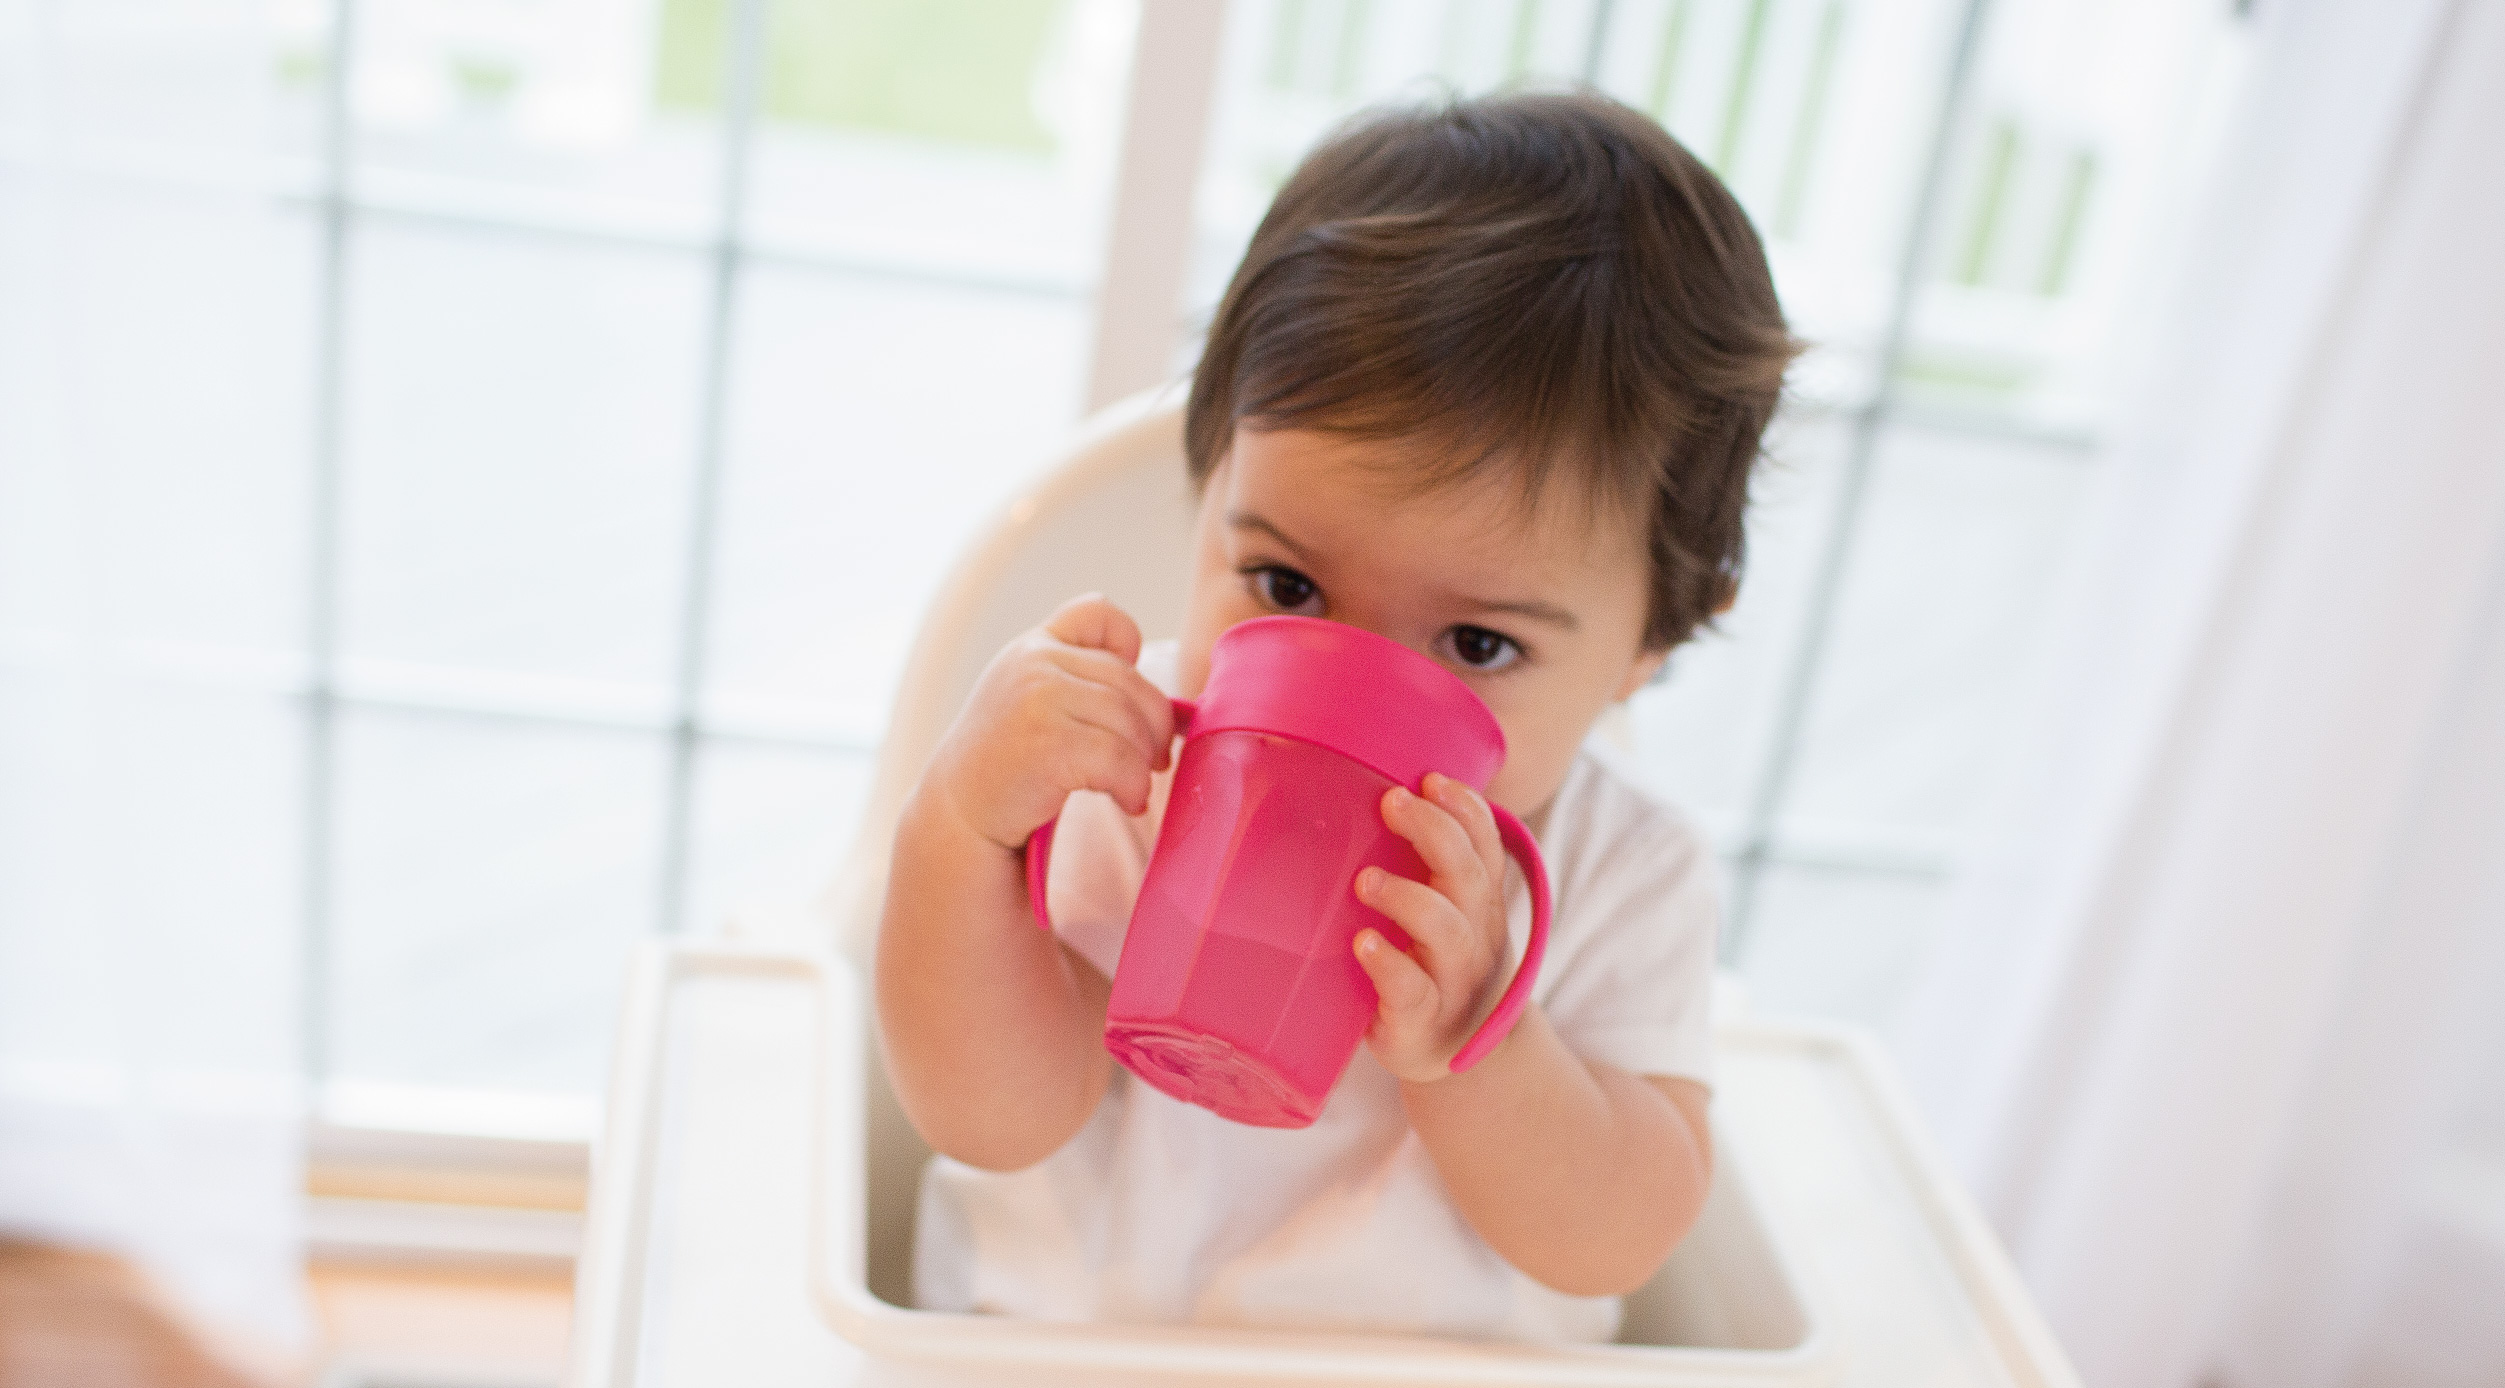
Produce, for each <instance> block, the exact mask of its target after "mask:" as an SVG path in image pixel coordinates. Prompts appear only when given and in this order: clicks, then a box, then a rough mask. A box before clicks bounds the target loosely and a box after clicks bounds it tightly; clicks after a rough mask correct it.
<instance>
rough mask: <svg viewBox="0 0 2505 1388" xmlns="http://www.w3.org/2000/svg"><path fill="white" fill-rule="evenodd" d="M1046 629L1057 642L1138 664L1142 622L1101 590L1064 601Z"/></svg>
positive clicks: (1047, 622)
mask: <svg viewBox="0 0 2505 1388" xmlns="http://www.w3.org/2000/svg"><path fill="white" fill-rule="evenodd" d="M1044 632H1045V634H1046V635H1048V636H1050V637H1052V638H1053V639H1054V640H1056V641H1061V642H1066V643H1067V644H1069V645H1073V646H1085V647H1087V648H1088V649H1089V650H1096V651H1105V652H1107V653H1109V654H1112V655H1115V656H1119V657H1120V658H1121V659H1122V660H1123V661H1124V662H1126V663H1128V664H1133V665H1136V664H1138V663H1139V623H1137V622H1134V621H1132V620H1131V614H1130V613H1128V612H1125V611H1123V610H1122V609H1121V608H1119V607H1116V606H1114V605H1113V604H1112V603H1110V602H1108V601H1106V600H1105V595H1104V594H1102V593H1089V594H1087V595H1086V596H1084V597H1078V598H1072V599H1071V600H1070V601H1068V602H1066V603H1063V604H1062V605H1061V610H1060V611H1058V612H1055V613H1053V614H1052V616H1051V617H1050V618H1048V619H1046V621H1045V622H1044Z"/></svg>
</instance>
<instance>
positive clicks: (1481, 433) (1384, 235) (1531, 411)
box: [1184, 92, 1799, 650]
mask: <svg viewBox="0 0 2505 1388" xmlns="http://www.w3.org/2000/svg"><path fill="white" fill-rule="evenodd" d="M1798 350H1799V347H1798V344H1797V343H1796V342H1795V341H1794V340H1793V338H1792V336H1791V334H1790V333H1789V332H1788V331H1787V330H1786V329H1785V327H1784V323H1783V311H1782V308H1781V306H1780V305H1778V304H1777V303H1776V302H1775V296H1774V281H1773V277H1772V276H1771V275H1770V274H1769V273H1768V271H1767V269H1766V257H1765V251H1764V249H1763V247H1761V246H1760V245H1759V244H1758V240H1757V233H1756V231H1755V230H1754V229H1753V228H1751V227H1750V226H1749V223H1748V217H1747V215H1746V214H1745V213H1743V212H1742V211H1741V210H1740V206H1739V204H1738V202H1737V201H1735V200H1734V199H1733V198H1732V196H1731V194H1730V192H1729V190H1728V189H1725V188H1724V187H1723V186H1722V183H1721V181H1720V180H1719V179H1717V178H1715V177H1714V176H1713V173H1712V171H1711V170H1709V169H1707V168H1706V167H1705V166H1704V165H1703V164H1702V163H1700V162H1698V160H1697V159H1696V157H1695V156H1694V155H1692V154H1689V153H1688V152H1687V150H1686V149H1684V148H1682V147H1681V146H1680V145H1679V143H1678V142H1677V141H1676V140H1673V139H1672V138H1670V135H1669V133H1668V132H1667V131H1664V130H1663V129H1662V128H1661V127H1660V126H1658V125H1656V124H1654V123H1653V122H1652V121H1651V120H1650V119H1648V118H1646V117H1645V116H1643V115H1641V114H1640V113H1638V112H1636V111H1634V110H1632V109H1630V108H1629V107H1626V106H1623V105H1621V104H1619V103H1618V102H1615V101H1612V100H1610V99H1609V98H1607V97H1604V96H1600V95H1597V94H1594V93H1589V92H1564V93H1535V94H1515V95H1504V96H1494V97H1484V98H1480V99H1477V100H1470V101H1454V102H1450V103H1447V104H1443V105H1439V106H1430V107H1413V108H1393V109H1384V110H1377V111H1372V112H1367V113H1364V114H1361V115H1359V116H1358V117H1357V118H1356V119H1354V120H1352V121H1351V122H1350V123H1349V124H1347V125H1346V126H1343V127H1342V128H1341V129H1340V130H1339V131H1337V132H1336V133H1335V134H1333V135H1332V136H1331V137H1330V138H1329V139H1327V140H1325V141H1324V142H1323V143H1322V144H1321V145H1320V146H1319V147H1318V148H1316V149H1315V150H1314V151H1313V152H1312V153H1311V154H1309V155H1307V156H1306V157H1305V161H1304V162H1303V163H1302V164H1301V165H1299V166H1298V167H1297V169H1296V172H1295V174H1294V176H1293V177H1291V178H1289V179H1288V181H1287V186H1286V187H1284V188H1282V189H1280V190H1279V195H1278V198H1277V200H1276V201H1274V202H1272V203H1271V205H1270V211H1269V214H1268V215H1267V216H1265V217H1264V218H1263V219H1262V222H1261V227H1260V229H1259V230H1258V231H1256V232H1255V233H1254V234H1253V239H1252V246H1251V248H1250V249H1248V250H1247V251H1246V252H1245V254H1244V263H1243V264H1242V265H1241V266H1240V267H1238V268H1237V270H1236V272H1235V279H1234V281H1233V282H1232V283H1230V284H1229V285H1228V286H1227V291H1226V297H1225V299H1223V300H1222V301H1221V302H1220V303H1219V305H1218V313H1217V317H1216V319H1215V320H1214V321H1213V322H1212V323H1211V325H1210V330H1209V342H1208V347H1207V349H1206V350H1205V351H1204V352H1203V354H1202V357H1201V362H1200V367H1199V370H1198V372H1197V373H1196V374H1195V376H1194V378H1193V380H1192V393H1191V404H1190V408H1189V411H1188V413H1187V415H1186V418H1185V423H1184V445H1185V451H1186V453H1187V455H1188V457H1189V460H1190V467H1191V475H1192V481H1193V484H1194V485H1195V486H1198V485H1202V484H1205V483H1206V482H1207V481H1208V478H1209V474H1210V472H1211V470H1212V469H1214V468H1215V467H1216V466H1217V464H1218V460H1219V459H1220V458H1221V457H1223V456H1224V455H1225V453H1226V450H1227V448H1228V447H1229V445H1230V443H1231V441H1232V439H1233V436H1234V430H1235V426H1236V424H1237V423H1238V422H1242V423H1245V424H1248V425H1251V426H1253V427H1256V428H1287V427H1297V428H1314V429H1325V430H1331V431H1334V432H1339V433H1344V434H1351V435H1357V436H1361V437H1367V438H1384V439H1412V440H1420V441H1423V442H1428V443H1431V444H1433V445H1434V446H1435V447H1434V449H1433V454H1434V456H1433V457H1431V458H1430V459H1428V460H1426V461H1425V462H1424V463H1423V465H1422V470H1421V472H1420V474H1419V475H1418V477H1417V478H1416V483H1417V485H1418V486H1419V487H1420V488H1421V489H1425V488H1431V487H1435V486H1441V485H1444V484H1445V483H1447V482H1450V481H1453V480H1455V479H1457V478H1459V477H1461V476H1464V475H1467V474H1470V473H1472V472H1474V471H1476V470H1477V469H1478V468H1480V467H1481V466H1482V465H1484V464H1487V463H1489V462H1491V461H1497V462H1500V463H1501V465H1503V466H1506V467H1509V468H1511V469H1513V470H1514V471H1515V472H1516V474H1517V476H1518V480H1519V481H1520V482H1521V484H1522V486H1523V488H1524V490H1525V495H1526V497H1527V498H1528V499H1530V500H1531V501H1532V502H1533V503H1534V504H1536V503H1537V501H1538V500H1539V498H1540V496H1541V494H1542V492H1543V489H1544V488H1545V486H1546V484H1547V482H1548V480H1549V479H1550V476H1551V474H1552V473H1554V472H1557V471H1560V470H1562V471H1564V472H1565V473H1566V474H1567V476H1568V477H1569V478H1570V479H1571V480H1573V481H1575V482H1576V483H1578V484H1580V485H1579V487H1578V490H1579V491H1580V492H1581V494H1582V496H1583V498H1584V499H1585V500H1586V501H1588V502H1589V503H1591V505H1592V506H1593V508H1594V513H1595V514H1599V513H1602V512H1607V513H1612V514H1618V515H1626V516H1633V517H1638V518H1641V520H1642V521H1643V523H1644V526H1645V530H1646V533H1647V535H1648V536H1649V548H1650V555H1651V567H1652V580H1651V583H1652V589H1651V601H1650V610H1649V615H1648V617H1647V619H1646V622H1645V631H1644V644H1645V647H1646V648H1647V649H1651V650H1663V649H1667V648H1669V647H1671V646H1675V645H1677V644H1678V643H1679V642H1681V641H1684V640H1686V639H1687V637H1688V636H1689V635H1690V634H1692V633H1693V632H1694V631H1695V629H1696V628H1697V627H1698V626H1699V625H1700V624H1702V623H1703V622H1705V621H1706V620H1707V619H1709V618H1710V617H1711V616H1712V615H1713V614H1714V612H1715V611H1717V610H1718V609H1720V608H1721V607H1722V606H1723V605H1724V604H1726V603H1727V602H1728V601H1729V599H1730V597H1731V595H1732V594H1733V593H1735V592H1736V591H1737V586H1738V583H1739V575H1740V560H1741V549H1742V543H1743V537H1742V529H1741V521H1742V515H1743V513H1744V511H1745V510H1746V508H1747V503H1748V478H1749V472H1750V469H1751V467H1752V465H1753V464H1754V463H1755V461H1756V458H1757V454H1758V446H1759V440H1760V438H1761V436H1762V435H1763V434H1764V433H1765V428H1766V422H1767V420H1768V419H1769V418H1771V417H1772V415H1773V413H1774V408H1775V404H1776V401H1777V400H1778V398H1779V397H1780V395H1781V392H1782V385H1783V372H1784V368H1785V367H1786V366H1787V365H1788V364H1789V363H1790V361H1791V359H1792V357H1793V355H1794V354H1795V353H1796V352H1797V351H1798Z"/></svg>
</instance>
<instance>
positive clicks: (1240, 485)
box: [1179, 426, 1662, 817]
mask: <svg viewBox="0 0 2505 1388" xmlns="http://www.w3.org/2000/svg"><path fill="white" fill-rule="evenodd" d="M1410 447H1411V446H1410V445H1407V444H1404V443H1400V442H1383V441H1367V440H1361V439H1349V438H1344V437H1341V436H1339V435H1335V434H1328V433H1321V432H1315V431H1308V430H1301V429H1277V430H1257V429H1251V428H1245V427H1240V426H1239V427H1238V428H1237V429H1236V431H1235V442H1234V445H1233V447H1232V448H1231V449H1230V450H1229V451H1228V454H1227V456H1226V458H1225V460H1224V461H1222V462H1220V463H1219V465H1218V466H1217V468H1216V469H1215V470H1214V471H1212V472H1211V474H1210V476H1209V485H1208V489H1207V491H1206V492H1205V493H1204V494H1203V495H1202V497H1201V504H1200V521H1199V526H1198V530H1197V540H1196V543H1197V547H1198V554H1197V558H1196V560H1195V564H1194V568H1193V575H1192V591H1191V606H1190V615H1189V616H1188V618H1187V619H1186V623H1185V627H1184V632H1183V644H1182V668H1181V670H1180V672H1179V673H1180V676H1181V684H1182V689H1183V692H1184V693H1185V694H1186V695H1187V696H1189V697H1198V695H1199V693H1200V690H1201V687H1202V686H1203V685H1204V684H1205V683H1206V682H1207V681H1208V678H1209V648H1210V646H1211V645H1212V644H1213V643H1214V642H1216V640H1217V639H1218V634H1219V633H1220V632H1223V631H1225V630H1226V629H1227V628H1228V627H1231V626H1233V625H1235V624H1236V623H1237V622H1241V621H1246V620H1248V619H1250V618H1254V617H1262V616H1268V615H1270V614H1272V613H1278V612H1292V613H1296V614H1299V615H1302V616H1309V617H1325V618H1328V619H1330V620H1332V621H1335V622H1346V623H1348V624H1349V625H1351V626H1359V627H1363V628H1365V629H1366V630H1368V631H1371V632H1374V633H1376V634H1377V635H1381V636H1387V637H1390V638H1391V639H1392V640H1394V641H1398V642H1399V643H1401V644H1402V645H1404V646H1407V647H1409V648H1410V649H1411V650H1414V651H1418V652H1421V653H1423V654H1425V655H1428V656H1432V657H1433V658H1434V659H1435V660H1436V661H1437V663H1439V664H1441V665H1443V666H1444V668H1446V669H1448V670H1450V671H1452V672H1453V673H1454V674H1456V675H1459V676H1460V677H1461V678H1462V679H1463V680H1464V681H1466V682H1467V683H1468V684H1469V686H1470V687H1471V689H1473V690H1474V691H1476V692H1477V694H1478V696H1479V697H1480V698H1481V699H1482V700H1485V701H1486V703H1487V706H1488V708H1489V709H1490V710H1491V711H1492V712H1494V713H1495V715H1496V721H1497V722H1498V723H1500V724H1502V725H1503V727H1504V729H1505V747H1506V757H1505V766H1504V769H1503V770H1502V771H1500V772H1498V773H1497V776H1496V780H1495V783H1494V784H1493V785H1492V786H1490V787H1489V798H1490V799H1492V800H1494V801H1495V802H1496V803H1498V804H1500V805H1503V806H1504V807H1505V808H1507V809H1509V810H1512V811H1513V812H1514V813H1516V814H1518V815H1523V816H1525V817H1528V816H1531V815H1534V814H1537V813H1538V812H1540V811H1541V810H1543V809H1545V808H1546V807H1547V805H1548V802H1549V799H1550V798H1551V797H1552V796H1554V795H1555V794H1556V793H1557V787H1558V786H1559V785H1560V784H1561V783H1563V782H1564V780H1565V776H1566V770H1567V768H1568V767H1569V766H1570V765H1572V764H1573V761H1574V754H1575V749H1576V748H1577V747H1579V746H1580V745H1581V744H1582V741H1583V735H1584V734H1585V733H1586V732H1588V731H1589V730H1590V728H1591V726H1592V720H1594V719H1595V718H1598V717H1599V716H1600V714H1601V711H1602V710H1603V709H1605V708H1607V707H1608V706H1609V705H1610V704H1611V703H1613V702H1615V701H1617V700H1619V699H1623V698H1625V697H1626V696H1627V695H1629V694H1631V693H1633V692H1635V690H1636V689H1637V688H1638V687H1640V686H1641V685H1642V684H1643V683H1644V681H1645V680H1647V679H1649V678H1651V677H1652V674H1653V672H1654V671H1655V670H1657V669H1659V668H1660V666H1661V661H1662V655H1661V654H1660V653H1658V652H1653V653H1648V652H1646V651H1644V650H1643V649H1642V644H1643V631H1644V618H1645V605H1646V594H1647V589H1648V587H1649V583H1648V582H1647V575H1648V561H1647V559H1646V556H1645V553H1644V548H1643V544H1642V537H1641V536H1640V535H1639V534H1637V533H1636V527H1635V526H1634V525H1633V524H1632V523H1629V522H1620V521H1617V520H1614V519H1601V520H1587V519H1586V518H1585V517H1584V516H1583V515H1582V514H1581V508H1579V507H1577V506H1572V505H1557V506H1544V507H1542V508H1540V509H1539V510H1538V511H1536V512H1532V511H1526V509H1525V508H1524V506H1523V504H1522V501H1521V499H1520V497H1519V495H1518V493H1517V492H1516V491H1515V489H1514V484H1513V482H1512V480H1511V479H1509V478H1505V477H1501V476H1497V477H1491V478H1490V479H1489V480H1488V481H1485V482H1464V483H1461V484H1459V485H1456V486H1453V487H1448V488H1444V489H1441V490H1437V491H1432V492H1428V493H1426V494H1425V495H1421V496H1413V495H1409V494H1406V493H1405V492H1403V491H1402V490H1401V489H1400V488H1399V487H1398V486H1397V485H1396V484H1395V483H1393V482H1392V481H1391V480H1390V479H1394V478H1397V477H1398V476H1399V473H1400V463H1401V460H1402V459H1403V458H1404V457H1405V456H1410V454H1409V453H1408V449H1409V448H1410ZM1566 486H1571V484H1570V483H1561V484H1560V487H1561V489H1562V488H1563V487H1566ZM1560 499H1561V500H1563V498H1562V497H1561V498H1560Z"/></svg>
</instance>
